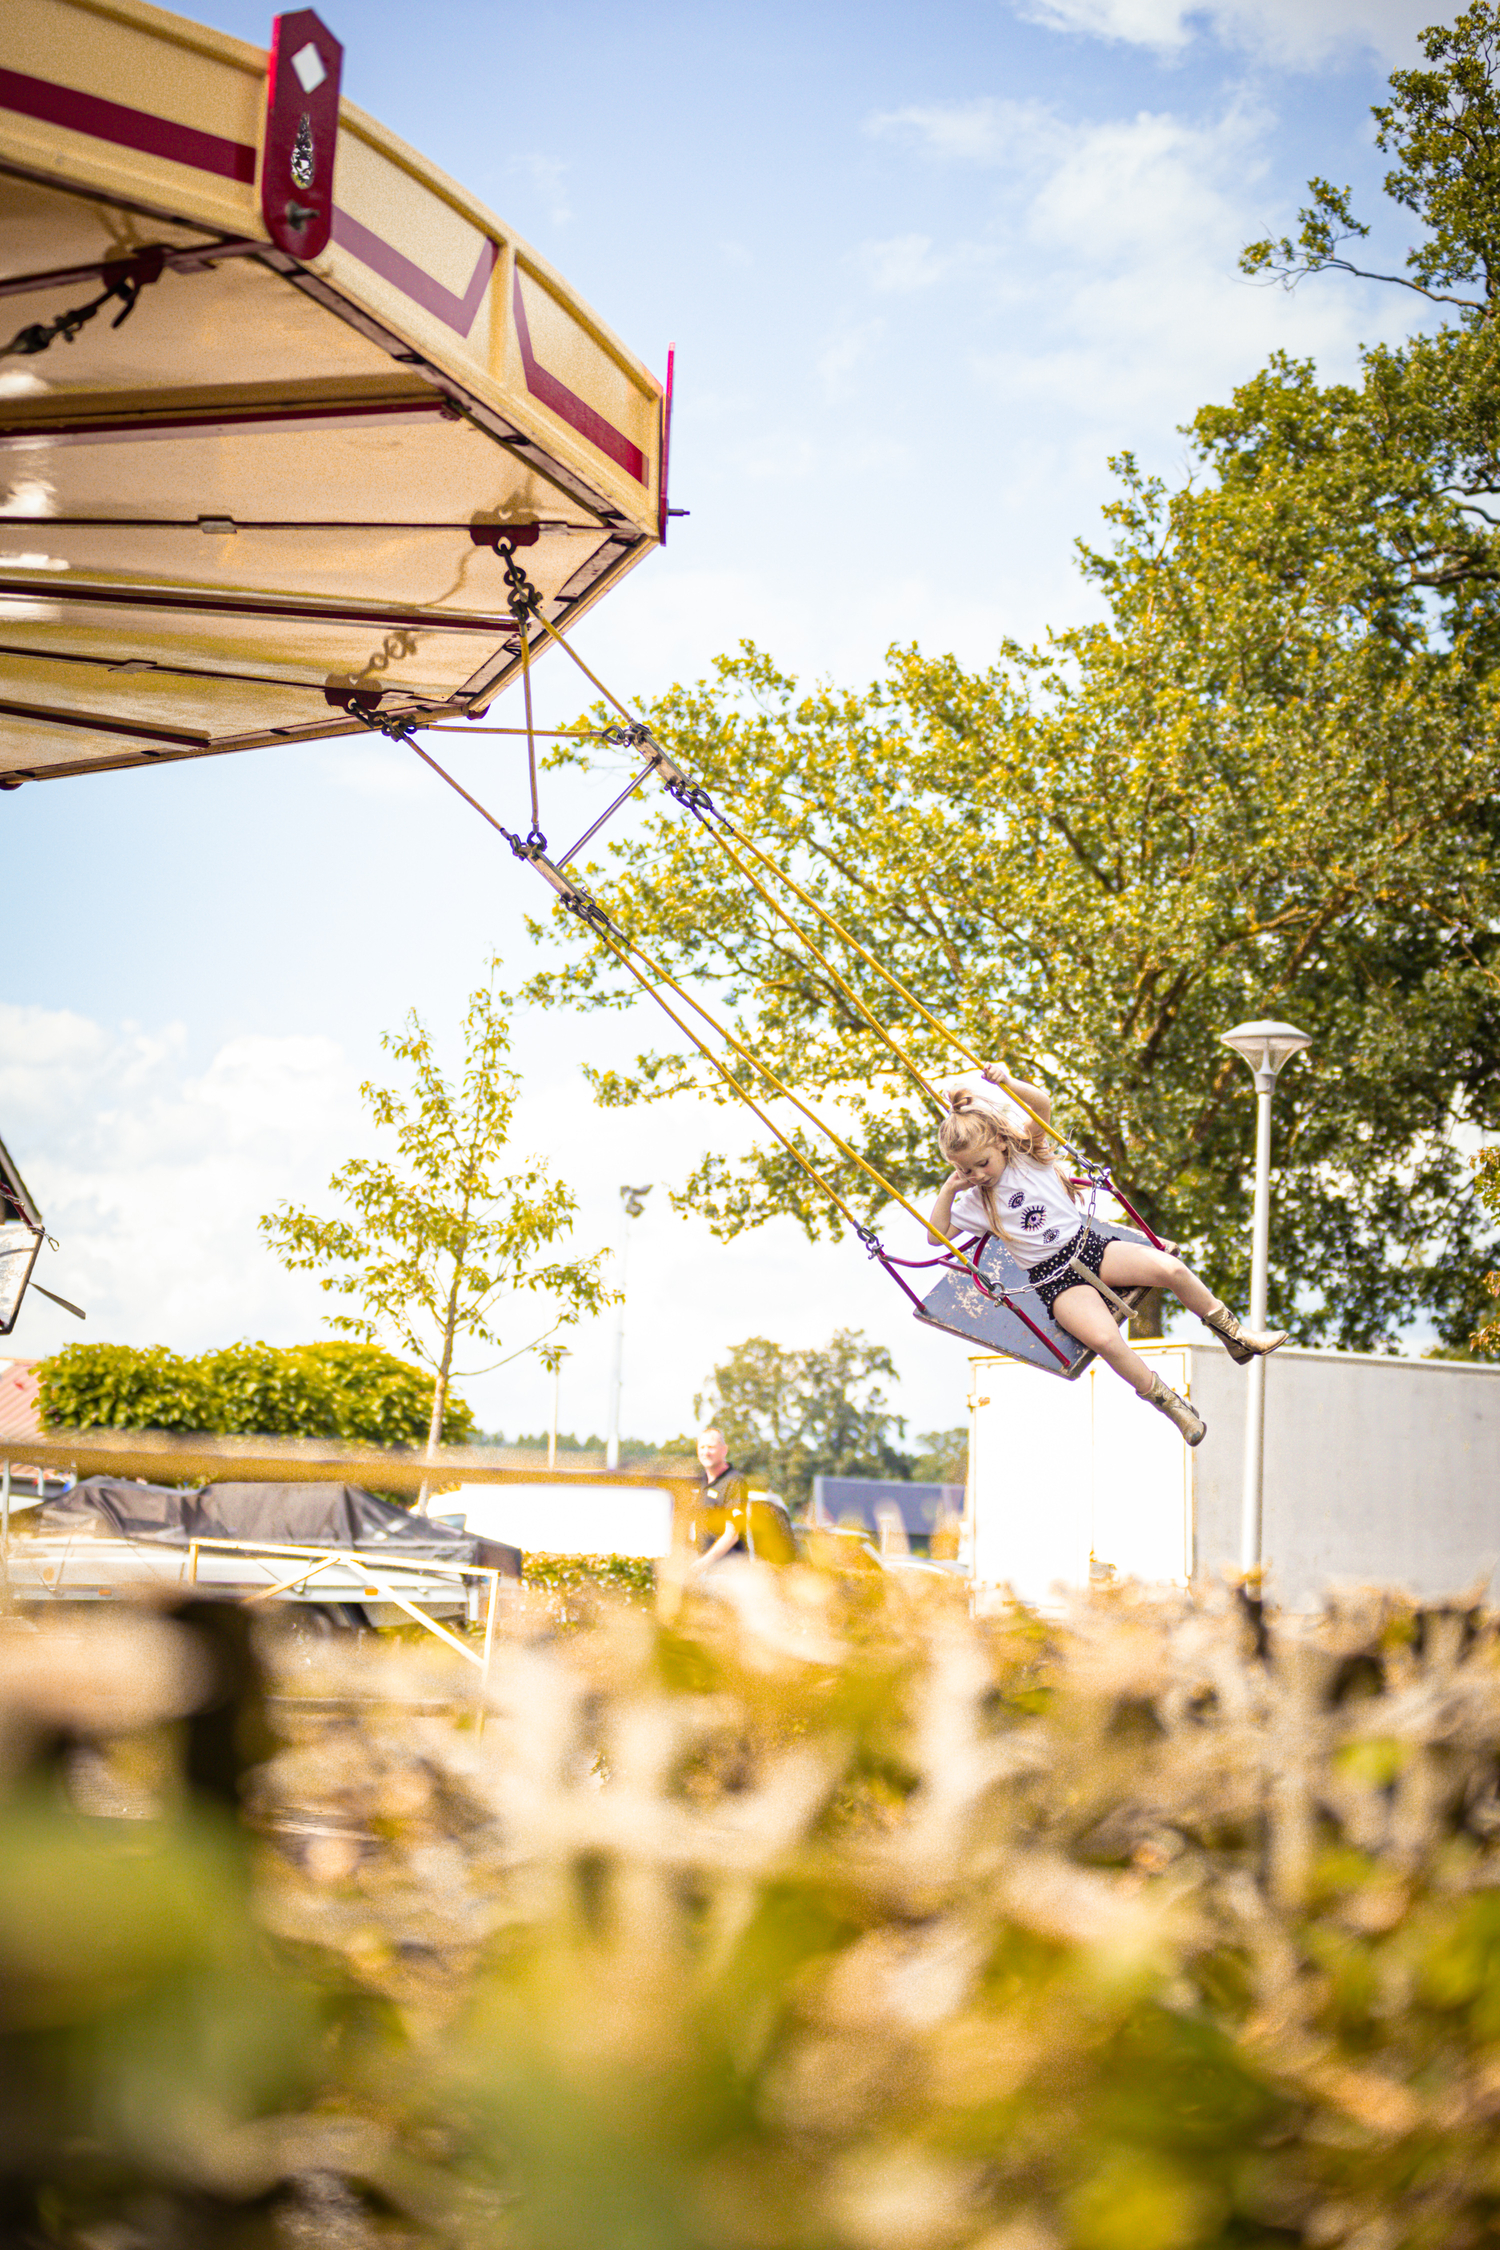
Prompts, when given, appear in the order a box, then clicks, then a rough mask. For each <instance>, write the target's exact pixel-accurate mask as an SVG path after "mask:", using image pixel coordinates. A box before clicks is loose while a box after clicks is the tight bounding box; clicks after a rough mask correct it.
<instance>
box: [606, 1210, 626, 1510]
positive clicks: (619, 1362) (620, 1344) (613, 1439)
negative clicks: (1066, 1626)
mask: <svg viewBox="0 0 1500 2250" xmlns="http://www.w3.org/2000/svg"><path fill="white" fill-rule="evenodd" d="M629 1263H630V1210H629V1206H628V1205H627V1207H626V1211H625V1232H624V1235H623V1237H622V1239H621V1243H620V1302H619V1303H618V1305H616V1307H615V1349H614V1361H613V1364H612V1366H611V1368H610V1377H609V1442H608V1446H607V1449H606V1451H605V1455H604V1465H605V1467H606V1468H609V1469H618V1467H619V1466H620V1394H621V1392H622V1391H623V1390H624V1388H625V1276H626V1273H627V1271H628V1269H629Z"/></svg>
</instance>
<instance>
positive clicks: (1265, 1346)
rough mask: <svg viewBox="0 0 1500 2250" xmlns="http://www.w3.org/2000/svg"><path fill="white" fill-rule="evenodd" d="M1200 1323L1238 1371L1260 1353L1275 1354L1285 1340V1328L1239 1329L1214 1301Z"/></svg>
mask: <svg viewBox="0 0 1500 2250" xmlns="http://www.w3.org/2000/svg"><path fill="white" fill-rule="evenodd" d="M1202 1320H1203V1325H1204V1327H1205V1328H1211V1329H1212V1330H1213V1332H1214V1334H1215V1335H1216V1336H1222V1337H1223V1339H1224V1349H1225V1350H1226V1351H1227V1352H1228V1354H1229V1356H1230V1358H1231V1359H1232V1360H1235V1361H1237V1362H1238V1364H1239V1365H1240V1366H1241V1367H1243V1366H1244V1364H1245V1362H1246V1360H1250V1359H1255V1358H1256V1357H1257V1356H1258V1355H1259V1354H1261V1353H1263V1352H1274V1351H1277V1350H1279V1349H1280V1347H1281V1345H1283V1344H1284V1343H1285V1342H1286V1340H1287V1334H1288V1331H1287V1330H1286V1329H1285V1328H1241V1326H1240V1324H1239V1322H1238V1321H1237V1320H1236V1319H1235V1317H1234V1314H1233V1313H1232V1312H1231V1311H1230V1309H1229V1307H1228V1306H1227V1305H1221V1304H1220V1302H1219V1300H1218V1298H1217V1297H1215V1299H1214V1301H1213V1303H1212V1304H1211V1305H1210V1306H1209V1308H1208V1311H1207V1312H1206V1313H1204V1314H1203V1315H1202Z"/></svg>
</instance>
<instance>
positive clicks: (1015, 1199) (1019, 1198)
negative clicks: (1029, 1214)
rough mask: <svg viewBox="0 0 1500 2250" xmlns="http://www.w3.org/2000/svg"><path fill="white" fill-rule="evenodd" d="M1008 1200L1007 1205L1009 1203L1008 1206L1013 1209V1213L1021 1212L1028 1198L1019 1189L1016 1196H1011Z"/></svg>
mask: <svg viewBox="0 0 1500 2250" xmlns="http://www.w3.org/2000/svg"><path fill="white" fill-rule="evenodd" d="M1006 1200H1007V1203H1008V1205H1009V1208H1010V1209H1011V1210H1012V1211H1019V1210H1020V1208H1021V1205H1022V1204H1023V1203H1024V1202H1025V1201H1026V1197H1025V1195H1024V1194H1023V1193H1022V1191H1021V1189H1020V1188H1017V1189H1016V1192H1015V1194H1014V1195H1012V1196H1009V1197H1007V1199H1006Z"/></svg>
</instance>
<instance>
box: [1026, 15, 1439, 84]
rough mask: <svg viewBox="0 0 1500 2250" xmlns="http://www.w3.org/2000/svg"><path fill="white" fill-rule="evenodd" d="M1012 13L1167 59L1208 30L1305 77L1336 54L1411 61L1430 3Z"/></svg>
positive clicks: (1428, 20) (1227, 42)
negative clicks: (1152, 50) (1302, 71)
mask: <svg viewBox="0 0 1500 2250" xmlns="http://www.w3.org/2000/svg"><path fill="white" fill-rule="evenodd" d="M1017 13H1018V14H1020V15H1022V16H1024V17H1026V18H1027V19H1028V20H1029V21H1030V22H1032V23H1041V24H1046V25H1047V26H1048V27H1049V28H1051V29H1053V30H1057V31H1076V32H1082V33H1083V34H1084V35H1085V36H1087V37H1090V38H1094V39H1110V40H1118V41H1121V42H1123V43H1125V44H1128V45H1130V46H1137V47H1154V48H1155V49H1156V50H1157V52H1158V53H1171V52H1173V51H1175V50H1177V49H1180V48H1183V47H1186V46H1187V45H1188V43H1189V41H1190V40H1192V39H1193V38H1194V37H1196V36H1197V35H1198V34H1199V33H1200V32H1201V31H1202V30H1203V29H1205V28H1208V29H1211V30H1212V31H1213V33H1214V34H1215V36H1216V37H1217V38H1218V39H1220V40H1221V41H1222V42H1223V43H1224V44H1225V45H1226V46H1232V47H1238V48H1241V49H1242V50H1244V51H1245V52H1247V53H1249V54H1252V55H1254V56H1255V57H1256V59H1257V60H1258V61H1261V62H1265V63H1269V64H1272V65H1273V66H1274V65H1279V66H1281V67H1283V68H1288V69H1309V68H1311V67H1312V66H1314V65H1315V64H1317V63H1320V62H1324V61H1326V60H1327V59H1328V58H1329V57H1331V56H1333V55H1336V54H1339V53H1341V52H1342V53H1357V52H1361V51H1363V52H1366V53H1373V54H1375V55H1377V56H1379V57H1380V58H1381V59H1382V60H1383V61H1387V62H1396V61H1406V60H1409V59H1411V58H1412V56H1413V53H1414V50H1415V45H1416V38H1417V34H1418V33H1419V32H1420V31H1422V30H1423V29H1424V28H1425V26H1426V25H1428V24H1429V23H1431V22H1432V21H1433V20H1434V10H1433V7H1432V4H1431V0H1216V4H1211V5H1209V6H1207V7H1203V8H1199V7H1194V6H1192V5H1191V0H1032V4H1031V5H1029V6H1021V7H1019V8H1018V9H1017Z"/></svg>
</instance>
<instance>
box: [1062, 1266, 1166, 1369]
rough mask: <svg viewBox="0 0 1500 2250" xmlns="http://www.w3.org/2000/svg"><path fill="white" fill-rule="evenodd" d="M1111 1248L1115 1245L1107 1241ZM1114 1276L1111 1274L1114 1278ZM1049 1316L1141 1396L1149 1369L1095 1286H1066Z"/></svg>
mask: <svg viewBox="0 0 1500 2250" xmlns="http://www.w3.org/2000/svg"><path fill="white" fill-rule="evenodd" d="M1110 1247H1111V1249H1113V1247H1114V1245H1113V1244H1111V1245H1110ZM1113 1278H1114V1277H1113V1276H1112V1275H1111V1276H1110V1280H1111V1282H1113ZM1052 1317H1053V1319H1054V1320H1055V1321H1056V1322H1057V1325H1058V1327H1059V1328H1066V1330H1067V1331H1068V1334H1069V1335H1070V1336H1076V1337H1077V1339H1078V1341H1079V1343H1080V1344H1083V1345H1085V1346H1086V1347H1087V1348H1088V1350H1089V1351H1091V1352H1097V1354H1098V1356H1099V1357H1100V1359H1102V1360H1103V1361H1105V1363H1106V1364H1107V1365H1108V1366H1110V1367H1112V1368H1113V1369H1114V1371H1115V1373H1116V1374H1117V1375H1123V1376H1124V1378H1125V1380H1126V1382H1127V1383H1128V1384H1129V1385H1130V1387H1131V1389H1132V1390H1133V1391H1135V1392H1136V1393H1137V1394H1138V1395H1139V1396H1140V1397H1141V1398H1144V1397H1145V1396H1146V1393H1147V1392H1148V1391H1149V1390H1150V1388H1151V1370H1150V1368H1149V1367H1148V1366H1147V1365H1146V1362H1145V1361H1144V1360H1143V1359H1142V1358H1141V1356H1140V1353H1139V1352H1133V1351H1132V1350H1131V1348H1130V1346H1129V1345H1128V1344H1127V1343H1126V1341H1125V1338H1124V1337H1123V1335H1122V1334H1121V1333H1120V1331H1119V1329H1118V1328H1117V1327H1116V1326H1115V1316H1114V1314H1113V1313H1112V1312H1111V1311H1110V1309H1109V1307H1108V1305H1107V1304H1106V1303H1105V1302H1104V1299H1103V1298H1102V1297H1101V1296H1100V1294H1099V1292H1098V1290H1097V1289H1091V1288H1090V1287H1089V1285H1088V1283H1087V1282H1086V1281H1080V1282H1079V1284H1078V1286H1077V1288H1076V1289H1065V1290H1064V1291H1063V1293H1062V1295H1061V1296H1060V1297H1058V1298H1055V1299H1054V1300H1053V1305H1052Z"/></svg>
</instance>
